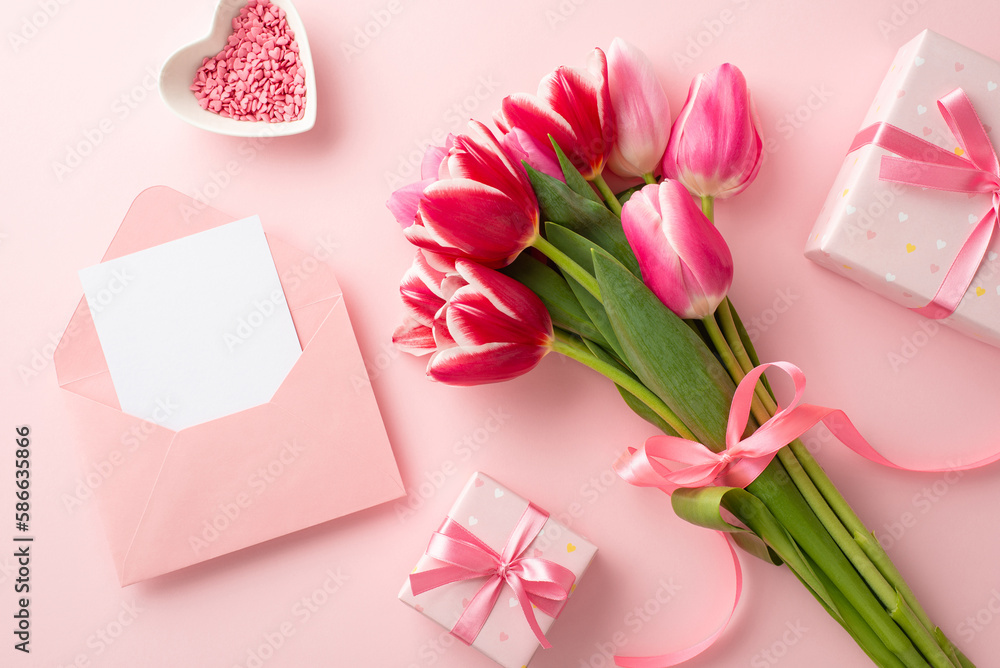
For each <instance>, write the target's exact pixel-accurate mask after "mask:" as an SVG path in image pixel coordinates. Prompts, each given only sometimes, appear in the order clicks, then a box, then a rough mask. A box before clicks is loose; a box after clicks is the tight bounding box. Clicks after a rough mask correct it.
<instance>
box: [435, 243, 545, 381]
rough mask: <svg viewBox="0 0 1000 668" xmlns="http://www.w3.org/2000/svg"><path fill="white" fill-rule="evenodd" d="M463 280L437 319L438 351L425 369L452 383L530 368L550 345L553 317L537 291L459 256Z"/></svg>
mask: <svg viewBox="0 0 1000 668" xmlns="http://www.w3.org/2000/svg"><path fill="white" fill-rule="evenodd" d="M455 268H456V270H457V272H458V275H459V277H460V278H461V280H462V281H463V282H464V285H462V287H459V288H458V289H457V290H455V292H454V293H453V294H452V295H451V296H450V297H449V298H448V300H447V302H446V303H445V305H444V307H443V308H441V309H440V310H439V311H438V312H437V315H436V317H435V319H434V337H435V341H436V343H437V351H436V352H435V353H434V354H433V355H432V356H431V359H430V361H429V362H428V364H427V375H428V376H429V377H431V378H432V379H434V380H438V381H441V382H442V383H447V384H449V385H481V384H484V383H495V382H499V381H504V380H510V379H511V378H515V377H517V376H520V375H522V374H525V373H527V372H528V371H530V370H531V369H533V368H535V366H536V365H537V364H538V363H539V362H540V361H541V359H542V358H543V357H545V355H546V354H547V353H548V352H549V351H550V350H551V349H552V342H553V340H554V336H553V330H552V320H551V319H550V317H549V313H548V311H547V310H546V309H545V305H544V304H542V301H541V300H540V299H539V298H538V297H537V296H536V295H535V293H534V292H532V291H531V290H529V289H528V288H526V287H525V286H524V285H522V284H520V283H518V282H517V281H515V280H514V279H512V278H509V277H508V276H505V275H503V274H501V273H499V272H497V271H494V270H492V269H488V268H486V267H482V266H480V265H477V264H475V263H473V262H469V261H466V260H458V261H456V262H455Z"/></svg>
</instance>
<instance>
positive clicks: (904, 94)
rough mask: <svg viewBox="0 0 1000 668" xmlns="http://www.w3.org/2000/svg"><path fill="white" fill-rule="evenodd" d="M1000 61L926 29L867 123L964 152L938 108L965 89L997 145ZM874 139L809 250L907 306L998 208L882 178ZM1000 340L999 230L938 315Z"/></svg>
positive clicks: (917, 301)
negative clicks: (961, 290)
mask: <svg viewBox="0 0 1000 668" xmlns="http://www.w3.org/2000/svg"><path fill="white" fill-rule="evenodd" d="M998 85H1000V63H998V62H997V61H995V60H992V59H990V58H987V57H986V56H983V55H982V54H980V53H977V52H975V51H973V50H971V49H969V48H966V47H964V46H962V45H961V44H958V43H957V42H954V41H952V40H950V39H947V38H945V37H942V36H941V35H938V34H937V33H934V32H931V31H929V30H925V31H924V32H922V33H920V34H919V35H918V36H917V37H916V38H914V39H913V40H911V41H910V42H908V43H907V44H905V45H904V46H903V47H902V48H901V49H900V50H899V52H898V53H897V54H896V58H895V60H893V62H892V65H891V66H890V68H889V71H888V73H887V74H886V77H885V79H884V80H883V82H882V86H881V87H880V88H879V91H878V94H877V95H876V96H875V101H874V102H872V105H871V108H870V109H869V110H868V113H867V115H866V116H865V118H864V121H863V122H862V123H861V125H860V127H861V128H866V127H868V126H869V125H871V124H873V123H877V122H885V123H889V124H891V125H894V126H896V127H898V128H901V129H902V130H905V131H907V132H909V133H911V134H913V135H916V136H917V137H920V138H922V139H924V140H927V141H929V142H932V143H934V144H936V145H938V146H940V147H942V148H945V149H947V150H949V151H954V152H956V153H958V154H959V155H961V151H962V149H961V148H959V147H958V144H957V142H956V139H955V138H954V137H953V136H952V134H951V132H950V130H949V129H948V126H947V124H946V123H945V121H944V119H943V118H942V116H941V114H940V112H939V111H938V107H937V100H938V98H940V97H942V96H944V95H946V94H948V93H950V92H951V91H953V90H954V89H955V88H959V87H960V88H962V89H963V90H965V92H966V94H967V95H968V97H969V99H970V100H971V102H972V104H973V106H974V107H975V109H976V112H977V113H978V114H979V117H980V119H981V120H982V122H983V126H984V129H985V130H986V132H987V135H988V136H989V138H990V140H991V142H993V144H994V147H996V146H997V145H998V144H1000V89H998ZM883 155H891V154H890V152H889V151H887V150H885V149H883V148H879V147H876V146H873V145H867V146H863V147H861V148H859V149H857V150H856V151H854V152H852V153H849V154H848V155H847V157H846V159H845V160H844V164H843V165H842V166H841V168H840V172H839V173H838V174H837V178H836V180H835V181H834V184H833V188H832V189H831V191H830V194H829V195H828V196H827V198H826V202H825V204H824V205H823V209H822V211H821V212H820V214H819V218H818V220H817V221H816V225H815V227H814V228H813V230H812V232H811V233H810V235H809V240H808V242H807V245H806V257H808V258H809V259H810V260H812V261H814V262H816V263H817V264H819V265H821V266H823V267H826V268H827V269H830V270H832V271H834V272H836V273H838V274H840V275H842V276H845V277H847V278H850V279H851V280H853V281H856V282H857V283H860V284H861V285H863V286H864V287H866V288H868V289H869V290H872V291H873V292H876V293H878V294H880V295H882V296H884V297H887V298H889V299H891V300H892V301H894V302H896V303H898V304H901V305H903V306H906V307H908V308H917V307H921V306H924V305H925V304H927V303H928V302H930V301H931V299H932V298H933V297H934V295H935V293H936V292H937V290H938V287H939V286H940V285H941V281H942V279H943V278H944V275H945V273H946V272H947V271H948V268H949V267H950V266H951V265H952V263H953V262H954V260H955V257H956V256H957V255H958V252H959V249H960V248H961V247H962V244H963V242H964V241H965V239H966V238H967V236H968V234H969V233H970V232H971V231H972V228H973V227H974V226H975V225H976V223H978V222H979V221H980V219H982V217H983V215H984V214H985V213H986V212H987V211H988V210H989V209H990V207H991V206H992V199H991V197H990V196H989V195H985V194H983V195H969V194H965V193H953V192H946V191H940V190H933V189H924V188H920V187H915V186H908V185H903V184H900V183H893V182H889V181H880V180H879V177H878V175H879V168H880V163H881V160H882V156H883ZM939 322H941V323H942V324H946V325H948V326H950V327H952V328H954V329H957V330H958V331H961V332H963V333H965V334H968V335H970V336H972V337H974V338H976V339H979V340H981V341H985V342H987V343H990V344H992V345H995V346H1000V234H996V233H994V236H993V240H992V242H991V243H990V247H989V251H988V254H987V256H986V258H984V259H983V263H982V264H981V265H980V267H979V271H978V272H977V274H976V276H975V278H974V279H973V281H972V284H971V285H970V286H969V289H968V290H967V291H966V293H965V296H964V297H963V298H962V301H961V303H960V304H959V306H958V309H957V310H956V311H955V312H954V313H953V314H952V315H950V316H949V317H947V318H945V319H943V320H940V321H939Z"/></svg>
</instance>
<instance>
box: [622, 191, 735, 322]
mask: <svg viewBox="0 0 1000 668" xmlns="http://www.w3.org/2000/svg"><path fill="white" fill-rule="evenodd" d="M622 227H623V228H624V230H625V235H626V237H627V238H628V241H629V244H630V245H631V246H632V249H633V250H634V251H635V255H636V258H637V259H638V260H639V267H640V270H641V273H642V277H643V282H645V283H646V285H647V286H649V288H650V290H652V291H653V292H654V293H655V294H656V296H657V297H659V298H660V301H662V302H663V303H664V304H666V306H667V307H668V308H670V310H672V311H673V312H674V313H676V314H678V315H679V316H681V317H682V318H704V317H705V316H707V315H709V314H711V313H712V312H713V311H714V310H715V309H716V307H718V305H719V303H720V302H721V301H722V299H723V297H725V295H726V293H727V292H728V291H729V288H730V286H731V284H732V277H733V258H732V254H731V253H730V251H729V247H728V246H727V245H726V242H725V239H723V238H722V235H721V234H720V233H719V231H718V230H717V229H716V228H715V226H714V225H712V223H711V221H709V220H708V218H706V217H705V215H704V214H703V213H702V212H701V209H699V208H698V206H697V205H696V204H695V202H694V199H693V198H692V197H691V195H690V194H689V193H688V191H687V189H686V188H685V187H684V185H683V184H681V183H680V182H679V181H671V180H668V181H664V182H663V183H661V184H659V185H649V186H646V187H645V188H643V189H642V190H640V191H639V192H638V193H636V194H635V195H633V196H632V197H631V198H630V199H629V201H628V202H627V203H626V204H625V207H623V210H622Z"/></svg>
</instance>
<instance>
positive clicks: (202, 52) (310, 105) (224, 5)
mask: <svg viewBox="0 0 1000 668" xmlns="http://www.w3.org/2000/svg"><path fill="white" fill-rule="evenodd" d="M270 2H271V4H272V5H274V6H276V7H279V8H280V9H282V10H284V12H285V19H286V21H287V25H288V28H289V29H290V30H291V31H292V33H293V34H294V37H295V41H296V43H298V47H299V52H298V57H299V60H300V62H301V63H302V66H303V68H304V69H305V89H306V93H305V94H306V97H305V108H304V109H303V113H302V117H301V118H299V119H298V120H292V121H282V122H275V123H269V122H266V121H242V120H236V119H235V118H228V117H226V116H221V115H219V114H218V113H215V112H212V111H209V110H208V109H203V108H202V106H201V105H200V104H199V103H198V99H197V98H196V97H195V94H194V93H193V92H192V90H191V84H192V83H193V82H194V80H195V77H196V75H197V72H198V69H199V68H200V67H201V65H202V61H204V60H205V58H212V57H214V56H215V55H216V54H217V53H219V52H220V51H221V50H222V49H224V48H226V46H227V43H228V40H229V36H230V35H231V34H232V33H233V28H232V24H233V19H234V18H236V17H237V16H239V14H240V10H241V9H242V8H243V7H244V6H245V5H246V4H247V0H220V2H219V5H218V7H216V9H215V18H214V19H213V20H212V31H211V32H210V33H209V34H208V35H207V36H205V37H204V38H203V39H200V40H198V41H197V42H194V43H193V44H189V45H187V46H185V47H184V48H182V49H180V50H179V51H177V52H176V53H174V54H173V55H172V56H170V58H168V59H167V62H165V63H164V64H163V68H162V69H161V70H160V96H161V97H162V98H163V101H164V102H166V104H167V107H169V108H170V110H171V111H172V112H174V113H175V114H176V115H177V116H179V117H180V118H182V119H184V120H185V121H187V122H188V123H190V124H191V125H193V126H195V127H197V128H201V129H203V130H208V131H210V132H217V133H219V134H223V135H231V136H234V137H280V136H284V135H293V134H298V133H300V132H305V131H307V130H309V129H311V128H312V127H313V125H315V123H316V73H315V71H314V69H313V61H312V52H311V51H310V49H309V40H308V38H307V37H306V29H305V26H304V25H303V24H302V19H301V18H300V17H299V13H298V12H297V11H296V10H295V6H294V5H293V4H292V3H291V0H270Z"/></svg>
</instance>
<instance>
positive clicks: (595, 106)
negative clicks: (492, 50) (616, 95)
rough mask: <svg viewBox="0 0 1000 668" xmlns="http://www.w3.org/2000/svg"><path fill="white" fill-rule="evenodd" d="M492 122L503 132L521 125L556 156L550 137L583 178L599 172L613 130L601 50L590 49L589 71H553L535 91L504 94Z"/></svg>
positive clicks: (611, 143)
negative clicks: (532, 92)
mask: <svg viewBox="0 0 1000 668" xmlns="http://www.w3.org/2000/svg"><path fill="white" fill-rule="evenodd" d="M494 121H495V122H496V124H497V127H498V128H499V129H500V131H501V132H502V133H503V134H507V133H509V132H511V131H512V130H513V129H514V128H520V129H521V130H522V131H524V132H525V133H526V134H528V135H529V136H531V137H532V138H534V140H535V141H536V143H537V144H538V145H539V146H541V147H543V150H545V152H546V153H547V154H549V155H551V156H553V157H554V155H555V153H554V151H552V150H551V149H549V148H548V147H549V146H551V144H550V141H549V135H552V137H553V138H554V139H555V140H556V143H558V144H559V147H560V148H562V150H563V151H565V152H566V155H567V157H569V159H570V160H572V161H573V164H574V165H575V166H576V167H577V168H578V169H579V170H580V172H581V173H582V174H583V175H584V177H585V178H587V179H593V178H595V177H597V176H600V174H601V171H602V170H603V169H604V164H605V162H606V161H607V159H608V154H609V153H610V152H611V147H612V145H613V144H614V140H615V132H616V126H615V115H614V110H613V109H612V107H611V92H610V90H609V89H608V62H607V58H606V57H605V55H604V52H603V51H601V50H600V49H594V51H593V53H592V54H591V56H590V60H589V62H588V65H587V69H580V68H575V67H560V68H558V69H556V70H555V71H554V72H552V73H551V74H549V75H548V76H546V77H545V78H544V79H542V81H541V83H540V84H539V85H538V94H537V95H528V94H526V93H517V94H514V95H510V96H508V97H506V98H504V100H503V102H502V104H501V108H500V111H499V112H497V113H496V114H495V115H494Z"/></svg>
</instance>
